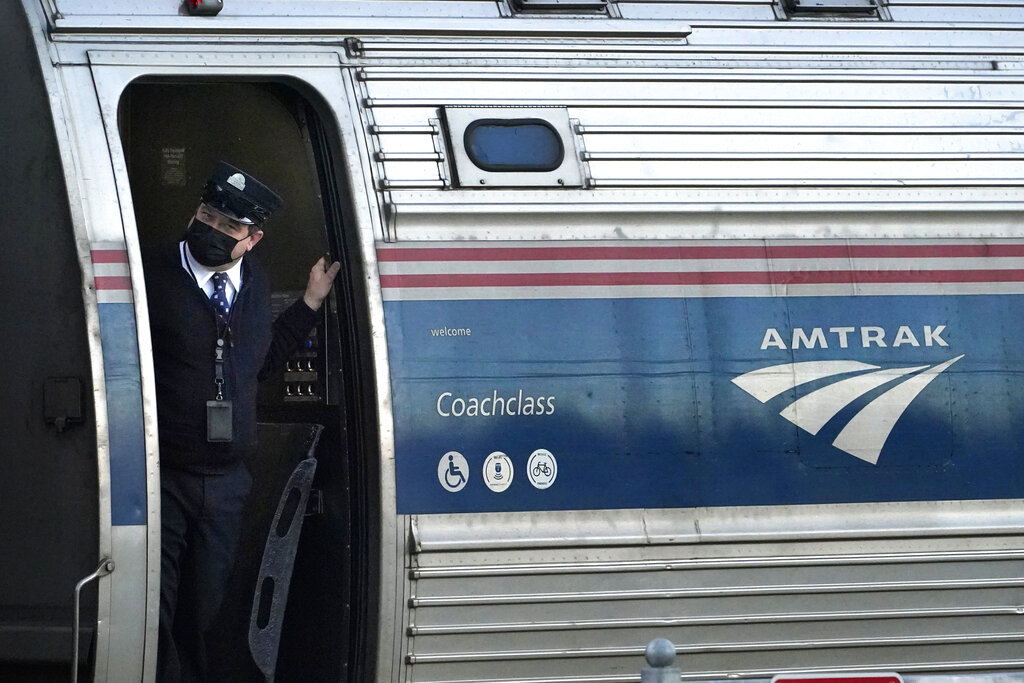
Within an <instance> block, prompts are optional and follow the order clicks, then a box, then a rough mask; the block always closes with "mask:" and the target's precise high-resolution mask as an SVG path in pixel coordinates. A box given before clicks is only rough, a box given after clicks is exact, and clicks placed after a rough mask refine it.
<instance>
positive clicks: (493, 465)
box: [484, 451, 515, 493]
mask: <svg viewBox="0 0 1024 683" xmlns="http://www.w3.org/2000/svg"><path fill="white" fill-rule="evenodd" d="M514 474H515V471H514V470H513V468H512V460H511V459H510V458H509V457H508V456H507V455H505V454H504V453H502V452H501V451H494V452H493V453H491V454H490V455H488V456H487V460H485V461H484V483H485V484H487V488H489V489H490V490H492V491H494V492H495V493H501V492H502V491H504V490H505V489H507V488H508V487H509V486H511V485H512V476H513V475H514Z"/></svg>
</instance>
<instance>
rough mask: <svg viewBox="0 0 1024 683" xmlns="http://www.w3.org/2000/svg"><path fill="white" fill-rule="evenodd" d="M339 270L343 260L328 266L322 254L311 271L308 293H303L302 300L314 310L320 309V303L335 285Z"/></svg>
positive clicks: (307, 285) (307, 286) (307, 287)
mask: <svg viewBox="0 0 1024 683" xmlns="http://www.w3.org/2000/svg"><path fill="white" fill-rule="evenodd" d="M339 270H341V261H335V262H334V263H333V264H331V267H330V268H328V267H327V262H326V261H325V260H324V257H322V256H321V257H320V260H319V261H317V262H316V263H314V264H313V267H312V268H311V269H310V271H309V282H307V283H306V293H305V294H303V295H302V300H303V301H305V302H306V305H307V306H309V307H310V308H312V309H313V310H314V311H318V310H320V305H321V304H323V302H324V299H326V298H327V295H328V294H330V293H331V286H332V285H334V278H335V276H337V274H338V271H339Z"/></svg>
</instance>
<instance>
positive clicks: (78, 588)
mask: <svg viewBox="0 0 1024 683" xmlns="http://www.w3.org/2000/svg"><path fill="white" fill-rule="evenodd" d="M113 571H114V561H113V560H111V559H110V558H104V559H102V560H100V566H98V567H96V571H94V572H93V573H92V574H89V576H87V577H85V578H84V579H82V580H81V581H79V582H78V583H77V584H75V623H74V624H72V626H71V638H72V640H73V642H72V645H71V683H78V639H79V626H78V621H79V616H80V614H79V612H80V607H81V598H82V589H83V588H85V586H86V585H87V584H89V583H91V582H93V581H95V580H96V579H98V578H100V577H102V576H107V575H108V574H111V573H113Z"/></svg>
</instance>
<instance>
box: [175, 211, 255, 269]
mask: <svg viewBox="0 0 1024 683" xmlns="http://www.w3.org/2000/svg"><path fill="white" fill-rule="evenodd" d="M241 241H242V240H236V239H235V238H233V237H229V236H228V235H225V234H224V233H222V232H221V231H220V230H217V229H216V228H214V227H213V226H212V225H210V224H208V223H204V222H202V221H201V220H199V219H198V218H193V219H192V222H191V223H189V225H188V232H187V233H185V243H186V244H187V245H188V250H189V251H190V252H192V257H193V258H195V260H196V261H199V262H200V263H202V264H203V265H204V266H206V267H207V268H217V267H218V266H223V265H224V264H226V263H231V261H233V260H234V259H232V258H231V252H232V251H234V249H235V245H236V244H238V243H239V242H241Z"/></svg>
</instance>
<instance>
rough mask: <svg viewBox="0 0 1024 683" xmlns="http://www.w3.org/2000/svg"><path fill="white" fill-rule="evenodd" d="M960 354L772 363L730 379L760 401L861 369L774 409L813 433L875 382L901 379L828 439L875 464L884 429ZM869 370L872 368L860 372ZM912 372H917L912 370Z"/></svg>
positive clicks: (884, 437) (886, 433)
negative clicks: (932, 359)
mask: <svg viewBox="0 0 1024 683" xmlns="http://www.w3.org/2000/svg"><path fill="white" fill-rule="evenodd" d="M961 358H963V355H959V356H957V357H956V358H953V359H950V360H948V361H946V362H945V363H940V364H938V365H933V366H931V367H929V366H927V365H919V366H916V367H909V368H888V369H885V370H882V369H880V367H879V366H878V365H869V364H867V363H861V362H859V361H854V360H826V361H805V362H802V363H787V364H784V365H773V366H771V367H767V368H761V369H760V370H754V371H753V372H748V373H746V374H744V375H740V376H739V377H735V378H733V380H732V381H733V384H735V385H736V386H738V387H739V388H740V389H743V391H745V392H747V393H748V394H750V395H751V396H753V397H754V398H756V399H757V400H758V401H760V402H761V403H767V402H768V401H769V400H771V399H773V398H775V397H776V396H778V395H780V394H782V393H783V392H785V391H787V390H790V389H793V388H794V387H796V386H799V385H801V384H806V383H807V382H813V381H816V380H821V379H825V378H828V377H835V376H836V375H843V374H848V373H851V372H860V374H857V375H854V376H852V377H848V378H846V379H839V380H835V381H834V382H832V383H831V384H828V385H827V386H824V387H822V388H821V389H817V390H815V391H812V392H811V393H809V394H807V395H806V396H803V397H801V398H799V399H797V400H795V401H793V402H792V403H790V404H789V405H787V406H786V407H785V408H783V409H782V412H780V413H779V414H780V415H781V416H782V417H784V418H786V419H787V420H789V421H790V422H792V423H793V424H795V425H796V426H797V427H799V428H800V429H803V430H804V431H806V432H809V433H810V434H817V433H818V431H819V430H821V428H822V427H824V426H825V424H826V423H827V422H828V421H829V420H831V419H832V418H833V417H835V416H836V415H837V414H838V413H839V412H840V411H841V410H842V409H843V408H845V407H846V406H848V405H849V404H851V403H853V401H855V400H856V399H858V398H860V397H861V396H863V395H865V394H867V393H868V392H870V391H872V390H874V389H877V388H878V387H880V386H882V385H883V384H886V383H888V382H892V381H894V380H897V379H900V378H902V377H907V375H910V377H908V378H907V379H902V380H901V381H900V382H899V383H897V384H896V385H895V386H894V387H893V388H891V389H889V390H887V391H886V392H885V393H883V394H882V395H880V396H878V397H877V398H875V399H873V400H872V401H871V402H870V403H868V404H867V405H866V406H864V407H863V408H862V409H861V410H860V412H858V413H857V414H856V415H854V416H853V417H852V418H850V421H849V422H847V423H846V426H845V427H843V429H842V431H840V432H839V435H838V436H837V437H836V438H835V440H834V441H833V442H832V445H833V446H835V447H836V448H838V449H840V450H842V451H845V452H846V453H849V454H850V455H852V456H854V457H856V458H860V459H861V460H864V461H865V462H869V463H871V464H872V465H876V464H878V457H879V456H880V455H881V453H882V448H883V447H884V446H885V442H886V440H887V439H888V438H889V434H890V433H891V432H892V429H893V427H895V426H896V422H897V421H898V420H899V419H900V417H901V416H902V415H903V412H904V411H905V410H906V409H907V408H908V407H909V406H910V403H911V402H912V401H913V400H914V399H915V398H917V396H918V394H920V393H921V392H922V391H923V390H924V388H925V387H926V386H928V385H929V384H931V382H932V380H934V379H935V378H936V377H938V376H939V375H940V374H942V373H943V372H945V371H946V370H947V369H948V368H949V366H951V365H952V364H953V363H955V362H957V361H958V360H960V359H961ZM865 370H874V371H875V372H863V371H865ZM915 373H916V374H915Z"/></svg>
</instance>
